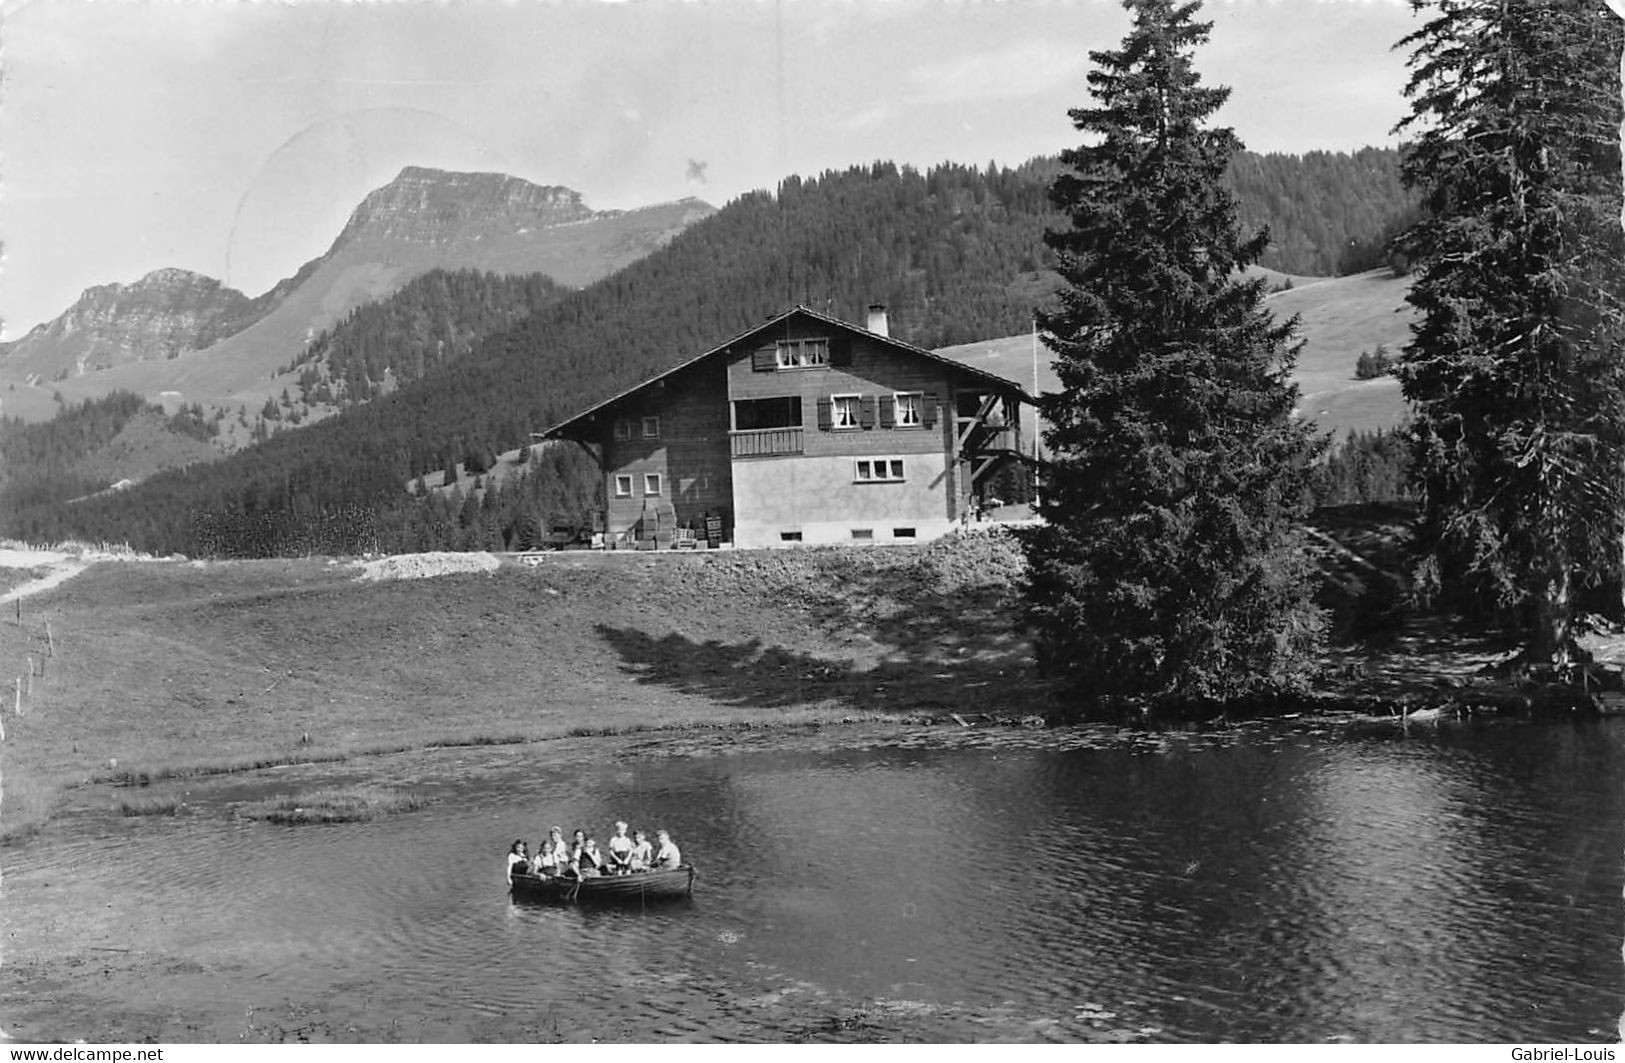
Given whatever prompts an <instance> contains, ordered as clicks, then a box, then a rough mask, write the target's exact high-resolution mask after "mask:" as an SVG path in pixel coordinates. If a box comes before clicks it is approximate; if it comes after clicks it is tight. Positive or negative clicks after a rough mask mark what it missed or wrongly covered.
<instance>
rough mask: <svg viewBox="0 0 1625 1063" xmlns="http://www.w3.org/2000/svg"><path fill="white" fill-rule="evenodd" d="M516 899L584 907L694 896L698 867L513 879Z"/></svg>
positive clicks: (524, 876) (534, 876)
mask: <svg viewBox="0 0 1625 1063" xmlns="http://www.w3.org/2000/svg"><path fill="white" fill-rule="evenodd" d="M512 890H513V893H514V896H516V897H532V898H536V899H539V900H549V901H565V902H568V901H578V902H580V903H583V904H644V903H647V902H649V901H670V900H678V899H680V898H683V897H688V896H692V895H693V893H694V868H693V867H692V866H691V865H688V864H684V865H683V866H682V867H678V868H673V869H671V870H668V871H636V872H633V873H632V874H630V875H601V876H599V877H598V878H588V879H576V878H562V877H558V876H555V877H552V878H543V877H541V876H540V875H515V876H513V885H512Z"/></svg>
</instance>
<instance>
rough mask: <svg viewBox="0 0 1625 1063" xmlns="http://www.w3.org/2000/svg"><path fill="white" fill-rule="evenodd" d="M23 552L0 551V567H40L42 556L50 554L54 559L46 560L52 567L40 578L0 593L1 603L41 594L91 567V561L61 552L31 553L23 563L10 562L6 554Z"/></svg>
mask: <svg viewBox="0 0 1625 1063" xmlns="http://www.w3.org/2000/svg"><path fill="white" fill-rule="evenodd" d="M21 553H23V551H18V550H6V551H0V568H39V567H40V559H41V557H42V556H49V557H52V558H53V559H52V560H50V561H47V562H45V564H46V565H47V566H48V567H49V568H50V571H49V572H47V573H46V574H45V575H43V576H41V577H40V578H39V579H34V580H29V581H28V582H27V583H23V584H20V585H18V586H16V587H13V588H11V590H9V591H6V592H5V593H4V594H0V603H3V602H12V601H16V600H17V599H18V598H27V597H28V596H29V595H31V594H39V593H41V592H42V591H48V590H50V589H51V588H52V587H55V586H58V585H59V584H62V583H65V582H67V581H68V580H70V579H72V578H73V577H75V576H77V575H78V574H79V573H81V572H83V571H84V570H85V569H87V568H89V567H90V562H88V561H81V560H78V559H77V558H70V557H65V556H63V555H60V554H58V555H38V554H36V555H30V559H29V561H28V562H25V563H23V564H8V557H7V556H5V555H10V554H21Z"/></svg>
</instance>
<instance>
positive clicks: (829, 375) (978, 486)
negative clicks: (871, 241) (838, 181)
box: [540, 306, 1033, 548]
mask: <svg viewBox="0 0 1625 1063" xmlns="http://www.w3.org/2000/svg"><path fill="white" fill-rule="evenodd" d="M1032 401H1033V400H1032V397H1031V396H1030V395H1028V394H1027V393H1026V391H1024V390H1023V389H1022V388H1021V387H1020V386H1019V385H1017V384H1015V383H1013V382H1011V381H1009V380H1006V379H1004V378H1003V377H1000V376H995V375H993V374H991V373H987V372H985V371H983V370H980V369H976V368H973V367H971V366H966V365H963V364H961V363H959V362H956V361H953V360H952V359H949V358H945V357H942V356H941V355H937V354H934V353H932V352H931V351H927V350H925V349H923V348H920V347H915V346H913V345H912V344H908V343H904V342H902V341H900V340H897V339H893V338H892V337H891V336H890V335H888V333H887V327H886V313H885V308H884V307H879V306H874V307H870V308H869V317H868V322H867V327H860V326H858V325H854V324H852V323H850V322H846V321H841V320H839V319H837V318H834V317H830V316H828V315H826V314H822V313H819V312H817V311H815V310H810V309H808V308H807V307H804V306H797V307H795V308H793V309H791V310H789V311H786V312H785V313H783V314H780V315H778V316H777V317H774V318H773V319H771V320H769V321H767V322H766V323H764V324H762V325H759V326H757V327H755V328H753V329H751V330H750V331H748V332H745V333H744V334H742V335H739V336H736V337H734V338H733V339H731V340H728V341H727V342H726V343H723V344H722V345H720V346H718V347H715V348H713V349H711V350H709V351H706V352H705V353H704V354H701V355H699V356H697V357H694V358H691V359H689V360H688V361H685V362H683V363H682V364H680V365H677V366H675V367H674V368H672V369H669V370H667V371H666V372H664V373H661V374H660V375H658V376H655V377H652V378H651V379H649V380H646V381H644V382H643V383H641V384H639V385H637V386H636V387H633V388H631V389H629V390H627V391H624V392H622V393H621V394H619V395H616V396H614V397H613V398H610V399H606V400H605V401H603V402H601V403H599V404H598V405H596V406H593V407H591V408H590V409H587V410H584V411H583V412H581V413H579V414H577V415H576V416H574V417H572V418H570V419H569V420H567V421H564V422H562V423H560V424H557V425H554V426H553V427H551V428H549V429H547V430H546V431H545V432H542V433H540V435H541V437H542V438H544V439H554V440H572V441H574V442H577V443H579V444H581V445H582V446H584V447H586V448H587V449H588V450H589V451H590V452H591V453H592V454H593V456H594V458H595V459H596V460H597V461H598V464H599V466H600V468H601V469H602V471H603V486H604V492H605V513H604V517H605V520H604V527H605V529H606V534H607V537H608V539H609V541H610V543H611V544H612V545H615V544H627V545H632V544H636V545H640V546H644V547H646V548H647V547H661V548H664V547H668V546H685V545H705V544H706V543H707V542H709V543H710V544H711V545H716V544H718V543H719V542H731V543H733V544H734V545H736V546H740V547H762V546H780V545H785V544H792V543H849V542H853V541H876V542H890V541H917V540H923V539H931V538H935V537H937V536H940V535H942V534H944V533H945V532H947V531H948V530H949V529H951V528H953V527H954V526H956V525H957V524H959V523H960V522H961V521H962V520H964V519H965V517H966V516H967V515H968V514H970V513H971V512H972V511H973V507H974V506H976V505H977V504H978V503H979V501H980V500H982V499H983V498H984V497H985V495H986V493H987V492H988V490H989V485H991V484H992V483H994V481H995V478H997V477H1000V476H1001V475H1006V474H1008V472H1009V470H1010V469H1011V468H1013V467H1016V466H1017V464H1018V463H1019V461H1020V460H1021V438H1020V432H1021V429H1020V424H1021V419H1020V417H1019V412H1020V407H1019V404H1020V403H1023V402H1026V403H1031V402H1032Z"/></svg>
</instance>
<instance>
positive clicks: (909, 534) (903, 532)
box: [891, 528, 914, 539]
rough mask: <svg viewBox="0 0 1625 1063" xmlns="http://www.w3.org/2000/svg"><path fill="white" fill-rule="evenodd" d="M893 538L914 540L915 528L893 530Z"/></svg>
mask: <svg viewBox="0 0 1625 1063" xmlns="http://www.w3.org/2000/svg"><path fill="white" fill-rule="evenodd" d="M891 537H892V538H893V539H912V538H914V529H913V528H893V529H892V530H891Z"/></svg>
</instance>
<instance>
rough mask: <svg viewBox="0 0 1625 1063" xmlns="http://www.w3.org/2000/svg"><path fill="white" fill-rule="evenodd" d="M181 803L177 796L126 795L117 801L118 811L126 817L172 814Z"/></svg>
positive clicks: (178, 809)
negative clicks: (126, 796)
mask: <svg viewBox="0 0 1625 1063" xmlns="http://www.w3.org/2000/svg"><path fill="white" fill-rule="evenodd" d="M182 803H183V802H182V801H181V799H180V798H179V797H128V798H124V799H123V800H121V801H120V802H119V803H118V812H119V815H121V816H126V817H135V816H174V815H179V814H180V810H181V806H182Z"/></svg>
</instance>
